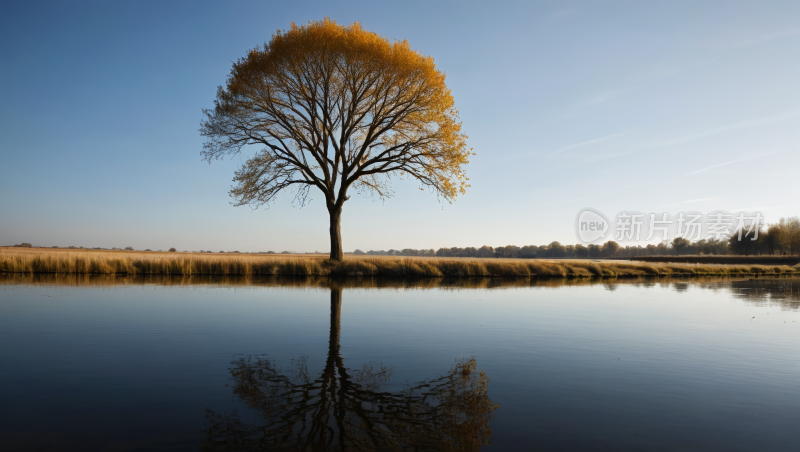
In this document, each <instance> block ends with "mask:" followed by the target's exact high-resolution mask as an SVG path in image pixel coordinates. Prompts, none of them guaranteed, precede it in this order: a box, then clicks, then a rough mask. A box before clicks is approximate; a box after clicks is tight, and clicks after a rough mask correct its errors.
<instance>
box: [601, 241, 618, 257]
mask: <svg viewBox="0 0 800 452" xmlns="http://www.w3.org/2000/svg"><path fill="white" fill-rule="evenodd" d="M617 251H619V243H617V242H615V241H613V240H609V241H608V242H606V243H604V244H603V247H602V250H601V251H600V254H601V255H603V256H605V257H611V256H614V255H615V254H617Z"/></svg>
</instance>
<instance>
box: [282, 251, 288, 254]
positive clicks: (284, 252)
mask: <svg viewBox="0 0 800 452" xmlns="http://www.w3.org/2000/svg"><path fill="white" fill-rule="evenodd" d="M281 254H289V252H288V251H281Z"/></svg>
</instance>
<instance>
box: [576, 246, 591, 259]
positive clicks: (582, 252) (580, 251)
mask: <svg viewBox="0 0 800 452" xmlns="http://www.w3.org/2000/svg"><path fill="white" fill-rule="evenodd" d="M575 257H589V249H588V248H586V247H585V246H583V245H581V244H580V243H579V244H577V245H575Z"/></svg>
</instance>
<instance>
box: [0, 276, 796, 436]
mask: <svg viewBox="0 0 800 452" xmlns="http://www.w3.org/2000/svg"><path fill="white" fill-rule="evenodd" d="M798 307H800V280H797V279H795V280H784V279H776V280H766V279H756V280H730V279H721V278H717V279H695V280H677V279H666V280H665V279H638V280H627V281H597V282H586V281H584V282H567V281H541V282H536V281H533V282H531V281H527V280H521V281H519V280H518V281H505V280H452V281H448V280H442V279H430V280H421V281H416V282H413V281H411V282H409V281H386V280H373V279H354V280H330V279H324V278H316V279H314V278H310V279H287V278H278V277H273V278H202V277H192V278H157V277H150V278H148V277H109V276H96V277H91V276H75V275H71V276H57V275H39V276H37V275H5V276H3V275H0V363H2V366H0V387H2V388H3V389H2V392H0V406H2V423H0V425H1V426H2V427H0V428H2V435H0V449H2V450H37V451H38V450H53V451H56V450H87V451H88V450H115V451H116V450H119V451H124V450H144V449H146V450H170V451H173V450H174V451H178V450H259V449H263V450H477V449H479V448H480V449H485V450H499V451H506V450H508V451H513V450H532V449H544V450H614V451H625V450H631V451H633V450H655V451H659V450H664V451H673V450H681V451H695V450H696V451H707V450H726V451H737V450H742V451H745V450H771V451H777V450H800V434H798V432H797V430H795V429H796V428H797V426H798V425H800V353H798V350H799V349H800V311H798Z"/></svg>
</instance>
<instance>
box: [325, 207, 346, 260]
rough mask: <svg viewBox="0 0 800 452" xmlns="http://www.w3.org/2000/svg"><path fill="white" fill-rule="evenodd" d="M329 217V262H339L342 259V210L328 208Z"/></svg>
mask: <svg viewBox="0 0 800 452" xmlns="http://www.w3.org/2000/svg"><path fill="white" fill-rule="evenodd" d="M328 212H330V215H331V229H330V231H331V260H332V261H339V262H341V261H342V260H343V259H344V252H343V251H342V208H341V207H339V208H338V209H337V208H336V207H330V208H328Z"/></svg>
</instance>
